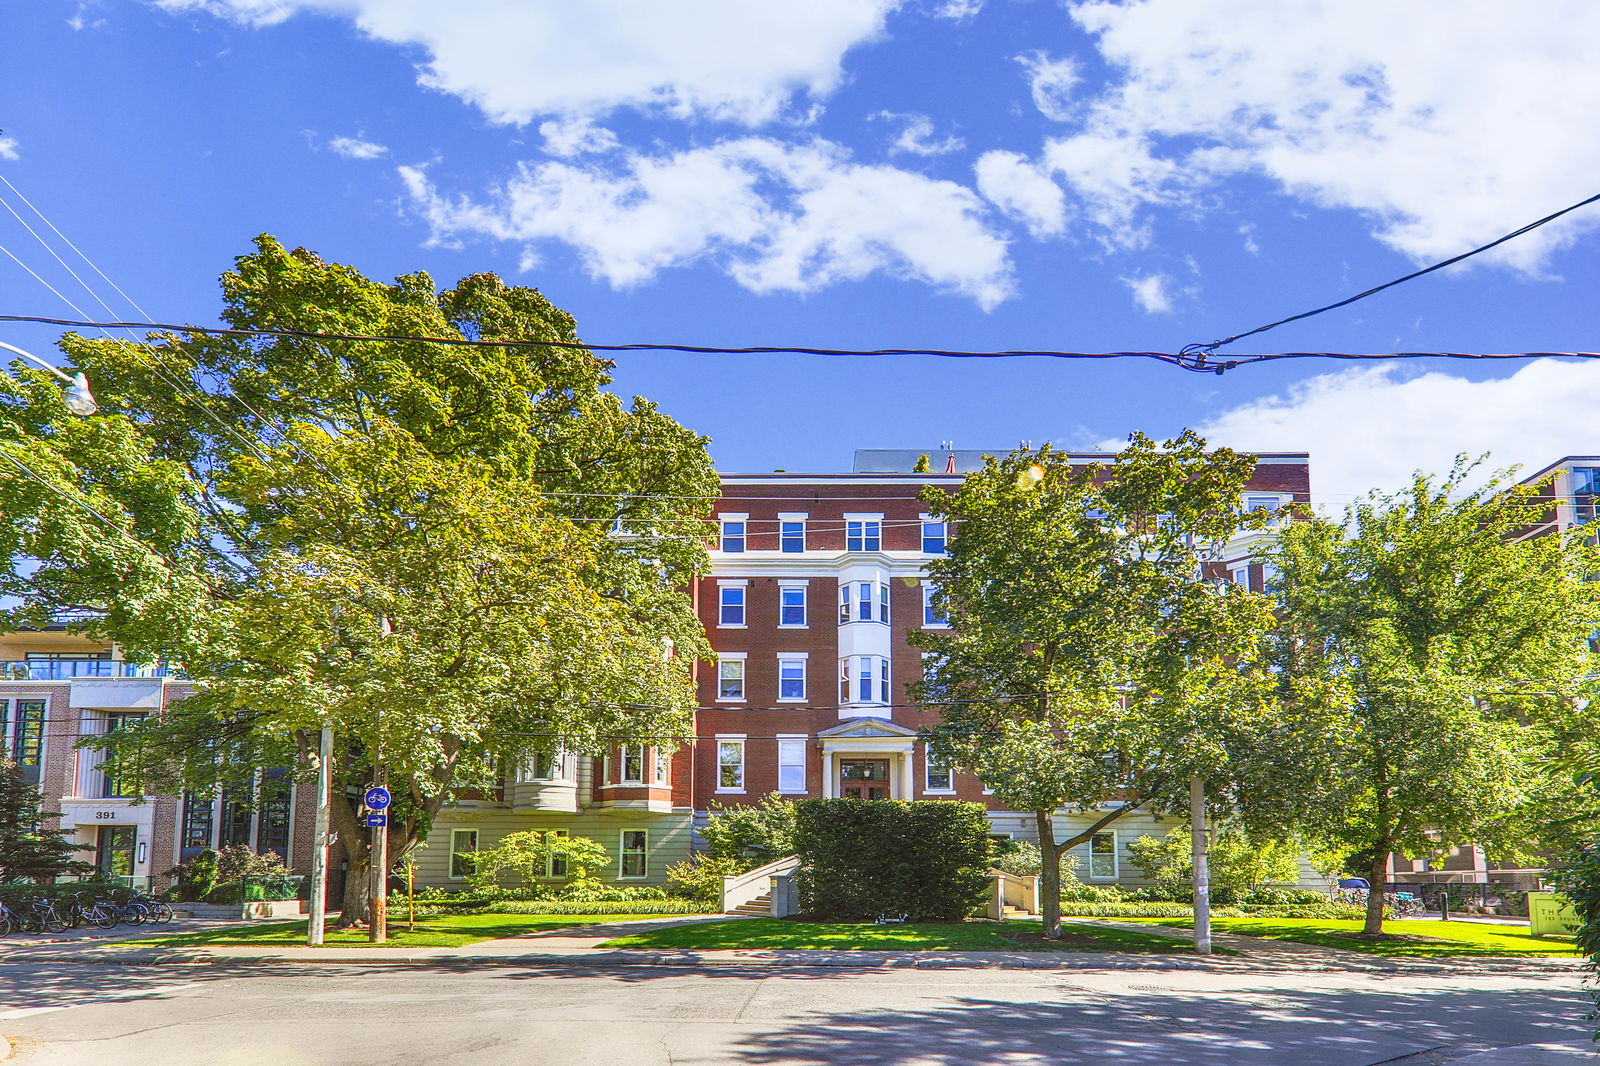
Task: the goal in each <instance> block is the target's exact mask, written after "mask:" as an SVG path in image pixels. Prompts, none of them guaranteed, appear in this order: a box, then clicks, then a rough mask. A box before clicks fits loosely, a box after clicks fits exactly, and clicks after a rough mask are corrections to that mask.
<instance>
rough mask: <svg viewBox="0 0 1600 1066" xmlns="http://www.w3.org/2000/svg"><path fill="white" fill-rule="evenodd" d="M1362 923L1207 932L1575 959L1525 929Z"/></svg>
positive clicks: (1263, 925) (1560, 941)
mask: <svg viewBox="0 0 1600 1066" xmlns="http://www.w3.org/2000/svg"><path fill="white" fill-rule="evenodd" d="M1125 920H1126V921H1130V922H1139V924H1141V925H1146V924H1148V925H1167V926H1181V927H1183V928H1186V929H1189V928H1193V926H1194V923H1193V922H1192V921H1185V920H1182V919H1172V918H1144V919H1140V918H1129V919H1125ZM1362 924H1363V923H1361V922H1356V921H1338V920H1330V919H1322V918H1214V919H1212V921H1211V927H1212V928H1213V929H1215V930H1216V931H1217V932H1219V933H1238V934H1240V935H1241V936H1259V937H1266V938H1267V939H1269V940H1289V941H1293V942H1294V943H1297V944H1315V945H1316V946H1318V947H1325V948H1340V949H1342V950H1344V951H1359V952H1361V953H1363V954H1366V955H1385V956H1391V957H1397V958H1431V957H1444V956H1479V957H1494V956H1500V957H1504V956H1515V955H1526V956H1556V957H1564V958H1572V957H1575V956H1576V954H1577V948H1576V946H1575V941H1574V940H1573V938H1572V937H1558V936H1534V935H1533V934H1532V933H1530V932H1528V930H1527V929H1526V928H1525V927H1523V926H1515V925H1492V924H1488V923H1479V922H1462V921H1454V922H1442V921H1432V922H1430V921H1410V920H1407V921H1391V922H1385V923H1384V931H1385V932H1386V933H1387V934H1389V935H1388V936H1385V937H1384V938H1382V939H1376V940H1373V939H1364V938H1362V937H1360V936H1357V935H1355V934H1359V933H1360V932H1361V929H1362Z"/></svg>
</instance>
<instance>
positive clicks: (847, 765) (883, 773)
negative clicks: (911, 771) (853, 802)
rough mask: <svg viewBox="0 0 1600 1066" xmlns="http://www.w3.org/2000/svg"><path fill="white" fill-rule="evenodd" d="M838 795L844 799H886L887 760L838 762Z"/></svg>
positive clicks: (887, 792) (845, 760)
mask: <svg viewBox="0 0 1600 1066" xmlns="http://www.w3.org/2000/svg"><path fill="white" fill-rule="evenodd" d="M839 795H841V796H843V797H844V798H845V799H864V800H883V799H888V798H889V760H888V759H841V760H839Z"/></svg>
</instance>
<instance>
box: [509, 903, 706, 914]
mask: <svg viewBox="0 0 1600 1066" xmlns="http://www.w3.org/2000/svg"><path fill="white" fill-rule="evenodd" d="M715 909H716V908H714V907H708V906H706V905H705V904H703V903H695V902H693V901H692V900H687V899H635V900H624V901H621V902H605V903H575V902H573V901H571V900H543V899H532V900H506V901H504V902H501V903H490V904H487V905H485V906H483V910H482V911H481V912H480V913H483V914H710V913H712V912H713V911H715Z"/></svg>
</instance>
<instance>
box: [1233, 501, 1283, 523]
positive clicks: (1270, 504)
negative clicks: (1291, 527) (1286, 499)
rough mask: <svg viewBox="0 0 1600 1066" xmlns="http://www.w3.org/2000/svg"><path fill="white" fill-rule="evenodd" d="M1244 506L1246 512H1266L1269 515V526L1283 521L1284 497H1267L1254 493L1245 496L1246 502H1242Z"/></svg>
mask: <svg viewBox="0 0 1600 1066" xmlns="http://www.w3.org/2000/svg"><path fill="white" fill-rule="evenodd" d="M1242 506H1243V508H1244V510H1246V511H1265V512H1266V513H1267V524H1268V525H1271V526H1275V525H1277V524H1278V523H1279V522H1281V521H1282V520H1283V515H1282V514H1281V513H1280V511H1281V510H1282V508H1283V497H1282V496H1267V495H1260V494H1255V493H1252V494H1249V495H1246V496H1245V498H1244V500H1243V501H1242Z"/></svg>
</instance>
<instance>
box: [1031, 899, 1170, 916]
mask: <svg viewBox="0 0 1600 1066" xmlns="http://www.w3.org/2000/svg"><path fill="white" fill-rule="evenodd" d="M1061 917H1063V918H1192V917H1194V908H1193V907H1190V906H1186V905H1185V904H1182V903H1074V902H1068V901H1067V900H1062V901H1061Z"/></svg>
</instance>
